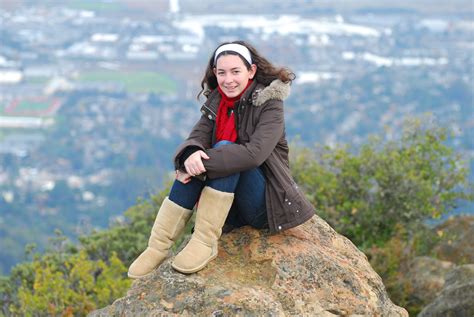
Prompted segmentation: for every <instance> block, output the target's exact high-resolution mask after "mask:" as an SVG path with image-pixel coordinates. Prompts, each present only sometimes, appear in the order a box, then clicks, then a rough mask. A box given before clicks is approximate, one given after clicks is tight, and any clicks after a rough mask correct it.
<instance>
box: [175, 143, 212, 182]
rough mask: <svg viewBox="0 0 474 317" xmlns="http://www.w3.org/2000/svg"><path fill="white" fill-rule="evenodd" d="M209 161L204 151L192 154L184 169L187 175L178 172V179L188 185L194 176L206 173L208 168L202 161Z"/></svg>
mask: <svg viewBox="0 0 474 317" xmlns="http://www.w3.org/2000/svg"><path fill="white" fill-rule="evenodd" d="M203 159H205V160H208V159H209V156H208V155H207V154H206V152H204V151H201V150H199V151H196V152H194V153H193V154H191V155H190V156H189V157H188V158H187V159H186V161H184V168H185V169H186V173H184V172H181V171H176V179H177V180H178V181H180V182H181V183H183V184H186V183H188V182H189V181H190V180H191V177H192V176H197V175H200V174H202V173H204V172H206V168H205V167H204V164H203V162H202V160H203Z"/></svg>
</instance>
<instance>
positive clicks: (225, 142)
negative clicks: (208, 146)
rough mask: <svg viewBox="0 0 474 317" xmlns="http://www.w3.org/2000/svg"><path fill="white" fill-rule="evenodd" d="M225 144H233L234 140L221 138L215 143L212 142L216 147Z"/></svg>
mask: <svg viewBox="0 0 474 317" xmlns="http://www.w3.org/2000/svg"><path fill="white" fill-rule="evenodd" d="M226 144H234V142H231V141H227V140H221V141H219V142H217V143H216V144H214V146H213V147H214V148H216V147H219V146H222V145H226Z"/></svg>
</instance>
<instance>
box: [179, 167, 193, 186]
mask: <svg viewBox="0 0 474 317" xmlns="http://www.w3.org/2000/svg"><path fill="white" fill-rule="evenodd" d="M176 179H177V180H178V181H180V182H181V183H183V184H187V183H189V182H190V181H191V175H189V174H188V173H184V172H181V171H179V170H178V171H176Z"/></svg>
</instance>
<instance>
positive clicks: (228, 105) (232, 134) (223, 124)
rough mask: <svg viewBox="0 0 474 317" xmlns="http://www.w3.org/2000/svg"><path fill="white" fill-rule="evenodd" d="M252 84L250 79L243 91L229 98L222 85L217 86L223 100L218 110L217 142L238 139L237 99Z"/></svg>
mask: <svg viewBox="0 0 474 317" xmlns="http://www.w3.org/2000/svg"><path fill="white" fill-rule="evenodd" d="M250 84H252V80H251V79H249V82H248V83H247V86H246V87H245V89H244V90H242V92H241V93H240V94H239V95H238V96H236V97H233V98H229V97H227V96H226V95H225V93H224V92H223V91H222V90H221V87H219V86H217V89H218V90H219V93H220V94H221V97H222V98H221V102H220V103H219V108H218V110H217V118H216V142H219V141H222V140H226V141H231V142H235V141H237V129H236V128H235V115H234V107H235V103H236V101H238V100H239V99H240V97H242V94H243V93H244V92H245V90H247V88H248V87H249V86H250Z"/></svg>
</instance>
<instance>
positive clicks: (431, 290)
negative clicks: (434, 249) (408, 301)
mask: <svg viewBox="0 0 474 317" xmlns="http://www.w3.org/2000/svg"><path fill="white" fill-rule="evenodd" d="M454 266H455V264H454V263H451V262H447V261H440V260H437V259H434V258H430V257H427V256H421V257H416V258H414V259H413V260H412V261H411V263H410V265H409V269H408V272H407V274H406V279H407V280H408V281H409V283H410V285H411V292H410V295H411V296H412V297H414V298H413V300H416V301H420V302H422V303H429V302H431V301H433V300H434V299H435V298H436V295H437V294H438V293H439V292H440V291H441V289H442V288H443V286H444V283H445V279H446V275H447V274H448V272H450V271H451V270H452V269H453V268H454Z"/></svg>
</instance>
